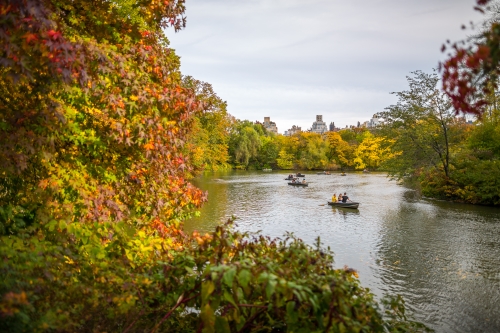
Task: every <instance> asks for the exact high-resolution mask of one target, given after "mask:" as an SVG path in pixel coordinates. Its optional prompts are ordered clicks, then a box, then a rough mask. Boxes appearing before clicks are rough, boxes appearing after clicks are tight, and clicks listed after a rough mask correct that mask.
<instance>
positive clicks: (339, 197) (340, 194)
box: [338, 193, 342, 202]
mask: <svg viewBox="0 0 500 333" xmlns="http://www.w3.org/2000/svg"><path fill="white" fill-rule="evenodd" d="M338 200H339V202H341V201H342V193H339V196H338Z"/></svg>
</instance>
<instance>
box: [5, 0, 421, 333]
mask: <svg viewBox="0 0 500 333" xmlns="http://www.w3.org/2000/svg"><path fill="white" fill-rule="evenodd" d="M0 8H1V10H0V15H1V17H0V39H1V40H2V42H3V43H2V46H1V49H0V51H1V54H0V62H1V63H2V66H3V67H2V68H1V69H0V74H1V77H0V99H1V100H2V103H0V111H1V112H0V276H2V279H1V280H0V318H1V320H0V331H5V332H75V331H77V332H78V331H80V332H144V331H148V332H151V331H153V332H154V331H156V332H173V331H175V332H194V331H204V332H215V331H222V332H224V331H228V332H229V331H239V332H249V331H256V330H259V331H261V332H275V331H301V330H302V331H330V332H341V331H358V332H387V331H396V330H399V331H400V330H402V328H401V327H404V328H405V329H408V330H409V329H411V328H412V327H413V324H412V323H410V322H406V321H405V320H404V319H402V320H396V321H385V320H384V319H383V317H382V315H381V314H380V311H379V309H378V307H377V305H376V303H375V302H374V301H373V295H371V294H370V293H369V292H368V290H367V289H364V288H362V287H361V286H360V285H359V282H358V280H357V279H356V278H355V272H354V271H353V270H350V269H344V270H342V269H340V270H339V269H334V268H333V259H332V254H331V253H330V252H329V251H325V250H322V249H320V246H319V244H318V245H317V246H316V248H311V247H309V246H307V245H305V244H304V243H303V242H301V241H300V240H298V239H296V238H295V237H293V236H288V237H287V238H286V239H285V240H270V239H268V238H265V237H262V236H259V235H248V234H240V233H237V232H232V231H230V230H228V229H227V228H226V227H225V226H221V227H218V228H217V229H216V230H215V231H214V232H213V233H212V234H210V235H199V234H197V233H194V234H192V235H185V234H184V233H183V232H182V221H183V220H184V219H186V218H188V217H189V216H190V215H191V214H192V212H193V210H194V209H196V208H197V207H200V205H201V204H202V202H203V201H204V200H205V196H204V194H203V193H202V192H201V191H200V190H199V189H196V188H194V187H193V186H192V185H191V184H190V183H189V181H188V180H189V179H190V177H191V176H192V175H193V174H194V173H195V172H196V171H197V170H199V169H201V168H202V167H203V166H204V165H210V167H212V168H214V167H219V166H221V165H223V164H224V163H225V161H226V158H225V156H227V155H224V154H222V152H223V151H224V150H225V149H226V145H227V147H228V150H229V152H230V153H231V156H234V157H235V162H237V163H240V164H242V165H245V166H248V164H249V163H250V162H251V161H258V153H259V151H260V152H264V150H260V149H261V148H262V147H263V145H262V143H263V142H264V144H265V147H266V149H265V152H266V154H268V157H269V159H271V158H274V156H275V153H276V152H277V151H281V150H282V148H284V147H285V148H286V147H287V145H286V144H284V143H283V144H282V145H277V144H274V140H277V141H276V142H282V141H280V140H281V139H275V138H273V137H272V136H268V135H267V134H266V132H265V131H264V130H263V129H262V126H260V125H253V124H251V123H249V122H235V123H234V124H231V122H230V118H229V117H228V116H227V114H226V110H225V108H226V105H225V102H222V101H221V100H220V99H219V98H218V97H217V96H216V95H215V93H214V92H213V91H212V89H211V87H210V86H209V85H207V84H204V83H201V82H199V81H196V80H194V79H192V78H186V77H185V78H183V77H182V75H181V73H180V71H179V66H180V63H179V58H178V57H177V56H176V55H175V53H174V52H173V51H172V50H170V49H168V47H167V46H168V41H167V40H166V38H165V36H164V35H163V31H162V29H163V28H164V27H166V26H167V25H169V26H170V25H172V26H174V28H175V29H178V28H180V27H181V26H182V25H183V23H184V18H183V17H182V15H183V12H184V1H181V0H179V1H162V2H159V1H156V0H145V1H140V2H139V1H136V2H134V1H93V2H88V1H84V0H75V1H70V2H68V1H63V2H60V1H56V0H54V1H50V0H45V1H31V0H23V1H21V0H19V1H17V0H12V1H6V0H0ZM28 9H29V10H28ZM145 26H147V27H148V30H144V27H145ZM12 50H15V52H14V51H12ZM229 125H232V127H230V126H229ZM227 131H230V137H229V138H227V137H226V133H227ZM212 136H214V138H212ZM266 136H268V139H266V140H267V141H266V140H262V139H261V138H262V137H266ZM305 137H307V136H305ZM311 138H314V137H311ZM203 140H208V141H207V144H206V145H201V141H203ZM291 142H293V143H294V144H295V143H302V144H303V143H304V142H306V143H307V144H309V141H307V140H306V141H303V142H299V140H292V141H291ZM311 142H313V143H314V144H311V147H312V148H311V149H316V148H317V147H323V146H321V145H322V143H321V140H318V138H314V140H312V139H311ZM198 146H199V147H198ZM197 148H200V149H201V152H202V154H201V155H205V154H206V156H202V157H200V156H199V155H197V153H199V152H197V151H196V149H197ZM321 149H323V148H321ZM219 153H220V156H217V154H219ZM297 157H298V156H296V155H294V158H297ZM191 159H192V160H191ZM193 164H197V165H193ZM396 315H397V314H396Z"/></svg>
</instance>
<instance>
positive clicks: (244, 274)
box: [238, 269, 252, 288]
mask: <svg viewBox="0 0 500 333" xmlns="http://www.w3.org/2000/svg"><path fill="white" fill-rule="evenodd" d="M251 278H252V274H251V273H250V272H249V271H248V270H247V269H243V270H241V271H240V273H239V274H238V283H239V284H240V285H241V286H242V287H243V288H246V287H247V286H248V283H249V282H250V279H251Z"/></svg>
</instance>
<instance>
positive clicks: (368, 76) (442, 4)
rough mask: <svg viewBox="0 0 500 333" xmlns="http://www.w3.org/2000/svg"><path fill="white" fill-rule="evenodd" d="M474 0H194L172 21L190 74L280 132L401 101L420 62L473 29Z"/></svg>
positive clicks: (365, 114)
mask: <svg viewBox="0 0 500 333" xmlns="http://www.w3.org/2000/svg"><path fill="white" fill-rule="evenodd" d="M475 4H476V1H475V0H432V1H431V0H422V1H397V0H383V1H380V0H379V1H367V0H361V1H357V2H349V1H343V2H340V1H324V0H311V1H308V2H304V1H298V0H289V1H286V2H283V1H267V0H255V1H227V0H226V1H224V0H190V1H189V3H187V5H186V8H187V11H186V15H187V26H186V28H185V29H183V30H181V31H180V32H178V33H174V32H173V30H171V29H167V31H166V33H167V37H168V39H169V40H170V42H171V43H170V46H171V47H172V48H173V49H174V50H175V51H176V54H177V55H179V56H180V57H181V70H182V73H183V74H184V75H191V76H193V77H194V78H196V79H198V80H201V81H205V82H208V83H210V84H211V85H212V86H213V88H214V91H215V92H216V93H217V95H218V96H220V98H221V99H222V100H224V101H227V103H228V108H227V110H228V112H229V113H230V114H231V115H233V116H234V117H236V118H238V119H242V120H243V119H248V120H251V121H254V120H256V119H259V120H260V121H262V119H263V118H264V117H265V116H268V115H271V116H272V118H273V121H275V122H276V123H277V124H278V127H279V128H280V129H281V132H282V131H283V130H285V129H288V128H290V127H291V126H292V125H294V124H295V125H298V126H302V127H304V125H305V124H307V126H310V121H309V119H310V117H311V116H310V114H313V116H314V114H322V115H323V117H324V119H328V120H329V119H334V120H335V124H336V125H337V126H338V127H341V128H345V126H346V125H351V124H356V123H357V121H361V120H362V119H369V118H370V117H371V115H373V114H375V113H378V112H381V111H383V110H384V108H386V107H388V106H390V105H392V104H394V103H396V101H397V98H396V97H395V96H394V95H391V94H390V93H391V92H393V91H403V90H406V89H407V88H408V84H407V82H406V76H407V75H410V72H412V71H415V70H422V71H424V72H427V73H429V72H432V70H433V68H437V66H438V64H439V61H440V60H442V59H444V57H445V56H446V54H445V53H442V52H441V46H442V45H443V43H445V42H446V40H448V39H449V40H450V41H459V40H462V39H464V38H466V37H467V35H470V34H472V33H473V32H472V31H470V30H465V31H464V30H461V29H460V26H461V25H462V24H465V25H467V26H468V25H469V24H468V23H469V22H470V21H474V22H476V23H477V22H480V20H481V19H483V17H482V16H481V15H480V14H479V13H478V12H476V11H474V9H473V7H474V6H475Z"/></svg>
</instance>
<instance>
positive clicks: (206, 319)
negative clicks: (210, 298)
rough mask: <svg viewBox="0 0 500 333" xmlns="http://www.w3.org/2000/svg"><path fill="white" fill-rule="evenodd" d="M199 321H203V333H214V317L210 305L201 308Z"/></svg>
mask: <svg viewBox="0 0 500 333" xmlns="http://www.w3.org/2000/svg"><path fill="white" fill-rule="evenodd" d="M200 317H201V320H202V321H203V324H204V325H203V333H215V315H214V310H213V309H212V307H211V306H210V304H205V305H204V306H203V307H202V308H201V313H200Z"/></svg>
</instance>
